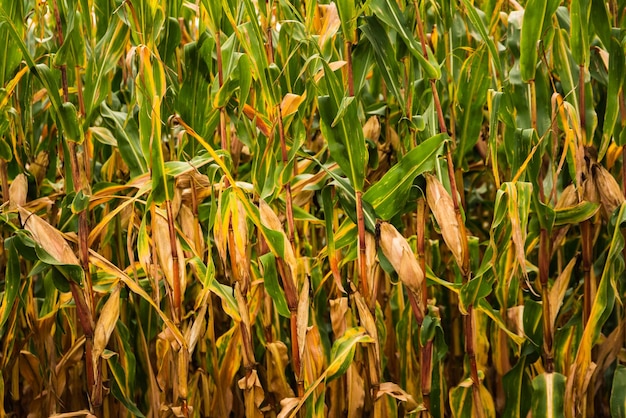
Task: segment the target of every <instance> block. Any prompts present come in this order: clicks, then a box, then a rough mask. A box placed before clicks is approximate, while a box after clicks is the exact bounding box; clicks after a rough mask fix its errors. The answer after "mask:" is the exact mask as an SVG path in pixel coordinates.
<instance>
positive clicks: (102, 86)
mask: <svg viewBox="0 0 626 418" xmlns="http://www.w3.org/2000/svg"><path fill="white" fill-rule="evenodd" d="M111 20H112V21H111V22H110V24H109V26H108V28H107V31H106V33H105V34H104V36H103V37H102V38H101V39H100V40H99V41H98V43H97V44H96V49H95V52H94V53H92V54H90V56H89V59H88V61H87V69H86V70H85V88H84V101H85V113H86V120H87V121H90V120H92V118H93V115H94V112H97V109H98V108H99V106H100V104H101V103H102V102H103V100H104V98H105V97H106V95H107V94H108V92H107V91H108V90H109V88H110V87H109V86H110V83H111V81H110V78H109V75H110V73H111V72H112V71H113V70H115V69H116V68H117V65H118V63H119V60H120V58H121V57H122V54H123V53H124V52H125V48H126V45H127V44H128V41H129V39H130V28H129V27H128V26H127V25H126V24H125V23H124V21H122V20H121V19H120V18H119V16H118V15H117V14H115V15H113V16H111Z"/></svg>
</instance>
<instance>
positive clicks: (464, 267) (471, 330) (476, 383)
mask: <svg viewBox="0 0 626 418" xmlns="http://www.w3.org/2000/svg"><path fill="white" fill-rule="evenodd" d="M415 17H416V21H417V30H418V34H419V38H420V42H421V44H422V53H423V54H424V56H427V54H428V51H427V49H426V45H427V43H426V36H425V35H424V24H423V22H422V18H421V15H420V9H419V6H418V5H417V4H416V5H415ZM430 85H431V90H432V93H433V101H434V103H435V109H437V118H438V121H439V131H440V132H441V133H448V129H447V127H446V121H445V118H444V116H443V109H442V108H441V101H440V100H439V93H438V92H437V85H436V80H434V79H431V80H430ZM451 146H452V145H451V144H450V143H448V144H447V146H446V160H447V162H448V177H449V180H450V189H451V192H452V193H451V194H452V196H451V197H452V203H453V206H454V212H455V217H456V220H457V223H458V225H459V236H458V238H459V239H460V241H461V249H462V264H461V265H459V267H460V269H461V274H462V275H463V282H464V283H467V282H468V281H469V280H471V276H472V274H471V271H470V269H469V251H468V248H467V232H466V231H465V224H464V223H463V217H462V216H461V208H460V206H459V201H458V197H457V193H458V188H457V185H456V175H455V170H454V166H453V161H452V152H451V150H450V148H451ZM464 328H465V350H466V352H467V355H468V357H469V362H470V376H471V378H472V396H473V399H474V408H475V409H476V413H477V416H478V417H479V418H482V417H483V416H484V408H483V404H482V399H481V396H480V380H479V378H478V366H477V364H476V353H475V350H474V345H475V338H476V337H475V332H476V331H475V327H474V309H473V306H471V305H470V306H468V307H467V315H466V317H465V321H464Z"/></svg>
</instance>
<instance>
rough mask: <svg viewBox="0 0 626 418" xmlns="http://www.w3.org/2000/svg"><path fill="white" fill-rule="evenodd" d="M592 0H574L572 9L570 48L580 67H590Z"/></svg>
mask: <svg viewBox="0 0 626 418" xmlns="http://www.w3.org/2000/svg"><path fill="white" fill-rule="evenodd" d="M590 18H591V0H572V1H571V7H570V20H571V26H570V30H571V33H570V46H571V49H572V56H573V57H574V61H576V63H577V64H578V65H584V67H585V68H587V67H588V66H589V26H590V25H589V23H590V20H591V19H590Z"/></svg>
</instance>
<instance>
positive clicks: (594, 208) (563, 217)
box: [554, 200, 600, 225]
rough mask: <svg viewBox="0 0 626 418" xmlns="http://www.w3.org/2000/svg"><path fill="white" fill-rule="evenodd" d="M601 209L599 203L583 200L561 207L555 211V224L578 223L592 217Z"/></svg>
mask: <svg viewBox="0 0 626 418" xmlns="http://www.w3.org/2000/svg"><path fill="white" fill-rule="evenodd" d="M598 209H600V204H599V203H594V202H588V201H586V200H585V201H582V202H580V203H577V204H576V205H574V206H570V207H566V208H559V209H556V210H555V211H554V212H555V215H556V217H555V220H554V225H577V224H579V223H581V222H583V221H586V220H587V219H591V217H592V216H593V215H595V214H596V213H597V212H598Z"/></svg>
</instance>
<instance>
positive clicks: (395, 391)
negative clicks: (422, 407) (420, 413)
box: [376, 382, 418, 414]
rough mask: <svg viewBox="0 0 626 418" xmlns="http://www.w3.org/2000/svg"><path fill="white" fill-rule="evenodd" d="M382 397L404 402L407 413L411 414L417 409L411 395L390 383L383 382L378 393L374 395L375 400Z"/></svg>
mask: <svg viewBox="0 0 626 418" xmlns="http://www.w3.org/2000/svg"><path fill="white" fill-rule="evenodd" d="M383 395H388V396H391V397H392V398H395V399H397V400H399V401H401V402H405V403H406V405H405V409H406V411H407V413H409V414H410V413H412V412H414V411H415V410H416V409H418V405H417V402H415V399H413V396H411V394H409V393H407V392H406V391H405V390H404V389H402V388H401V387H400V386H398V385H397V384H395V383H392V382H384V383H381V384H380V387H379V388H378V392H377V393H376V398H377V399H378V398H380V397H382V396H383Z"/></svg>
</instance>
